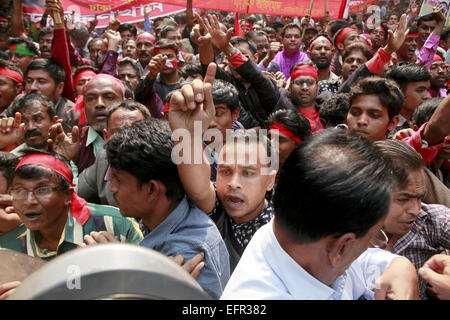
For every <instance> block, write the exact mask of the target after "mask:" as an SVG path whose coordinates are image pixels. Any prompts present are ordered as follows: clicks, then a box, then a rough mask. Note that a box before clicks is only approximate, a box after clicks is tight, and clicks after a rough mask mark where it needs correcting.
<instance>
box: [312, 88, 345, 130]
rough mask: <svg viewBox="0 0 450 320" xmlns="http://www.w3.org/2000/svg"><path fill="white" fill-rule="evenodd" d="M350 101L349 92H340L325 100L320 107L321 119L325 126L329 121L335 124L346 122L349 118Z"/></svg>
mask: <svg viewBox="0 0 450 320" xmlns="http://www.w3.org/2000/svg"><path fill="white" fill-rule="evenodd" d="M349 109H350V101H349V94H348V93H338V94H335V95H333V96H332V97H331V98H330V99H329V100H327V101H325V102H324V103H323V104H322V105H321V106H320V109H319V119H320V121H321V122H322V124H323V126H324V127H325V126H326V125H327V124H328V123H330V124H331V125H333V126H337V125H338V124H341V123H344V122H345V120H346V119H347V114H348V110H349Z"/></svg>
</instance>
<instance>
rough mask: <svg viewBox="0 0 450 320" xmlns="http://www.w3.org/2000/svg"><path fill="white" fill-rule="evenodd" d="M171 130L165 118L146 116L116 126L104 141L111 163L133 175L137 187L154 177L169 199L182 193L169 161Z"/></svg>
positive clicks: (174, 168)
mask: <svg viewBox="0 0 450 320" xmlns="http://www.w3.org/2000/svg"><path fill="white" fill-rule="evenodd" d="M171 136H172V132H171V131H170V127H169V124H168V122H167V121H164V120H161V119H156V118H149V119H147V120H141V121H137V122H135V123H133V125H132V126H129V127H124V128H120V129H119V130H117V131H116V132H115V133H114V135H113V136H112V137H111V139H109V141H108V143H107V145H106V153H107V155H108V160H109V163H110V164H111V167H112V168H114V169H116V170H123V171H126V172H128V173H130V174H131V175H133V176H134V177H135V178H136V179H137V181H138V185H139V187H141V186H142V184H144V183H147V182H149V181H150V180H157V181H160V182H161V183H163V184H164V186H165V187H166V197H167V198H168V199H169V200H180V199H181V198H182V197H183V196H184V190H183V186H182V184H181V180H180V178H179V176H178V171H177V166H176V165H175V163H173V162H172V158H171V154H172V149H173V141H172V139H171Z"/></svg>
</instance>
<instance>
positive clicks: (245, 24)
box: [241, 20, 253, 27]
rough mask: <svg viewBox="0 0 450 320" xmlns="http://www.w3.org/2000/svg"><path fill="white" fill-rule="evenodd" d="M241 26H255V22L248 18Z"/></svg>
mask: <svg viewBox="0 0 450 320" xmlns="http://www.w3.org/2000/svg"><path fill="white" fill-rule="evenodd" d="M241 26H249V27H253V23H252V22H251V21H248V20H246V21H244V22H243V23H242V24H241Z"/></svg>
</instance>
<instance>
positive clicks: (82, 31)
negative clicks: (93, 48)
mask: <svg viewBox="0 0 450 320" xmlns="http://www.w3.org/2000/svg"><path fill="white" fill-rule="evenodd" d="M70 36H71V37H72V38H74V39H80V40H87V39H89V37H90V34H89V29H88V27H87V26H86V25H85V24H83V23H81V22H78V23H76V24H75V28H74V29H73V31H72V32H71V33H70Z"/></svg>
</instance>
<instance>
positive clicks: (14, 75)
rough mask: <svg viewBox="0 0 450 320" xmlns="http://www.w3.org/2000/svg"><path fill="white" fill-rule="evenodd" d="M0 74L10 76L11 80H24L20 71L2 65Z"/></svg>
mask: <svg viewBox="0 0 450 320" xmlns="http://www.w3.org/2000/svg"><path fill="white" fill-rule="evenodd" d="M0 76H4V77H7V78H10V79H11V80H13V81H15V82H17V83H22V82H23V77H22V76H21V75H20V73H18V72H17V71H14V70H11V69H7V68H2V67H0Z"/></svg>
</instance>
